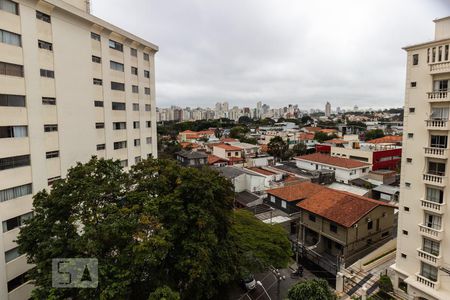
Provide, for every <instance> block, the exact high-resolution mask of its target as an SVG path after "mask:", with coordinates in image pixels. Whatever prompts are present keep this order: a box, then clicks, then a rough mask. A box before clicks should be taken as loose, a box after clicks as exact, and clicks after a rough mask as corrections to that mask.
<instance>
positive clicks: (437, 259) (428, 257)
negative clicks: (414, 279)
mask: <svg viewBox="0 0 450 300" xmlns="http://www.w3.org/2000/svg"><path fill="white" fill-rule="evenodd" d="M417 258H418V259H420V260H422V261H424V262H426V263H428V264H430V265H432V266H435V267H439V266H440V264H441V256H435V255H433V254H431V253H428V252H425V251H423V250H422V249H420V248H418V249H417Z"/></svg>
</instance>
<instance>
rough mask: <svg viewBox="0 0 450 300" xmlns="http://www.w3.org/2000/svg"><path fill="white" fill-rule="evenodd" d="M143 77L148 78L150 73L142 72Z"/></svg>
mask: <svg viewBox="0 0 450 300" xmlns="http://www.w3.org/2000/svg"><path fill="white" fill-rule="evenodd" d="M144 77H145V78H150V71H147V70H144Z"/></svg>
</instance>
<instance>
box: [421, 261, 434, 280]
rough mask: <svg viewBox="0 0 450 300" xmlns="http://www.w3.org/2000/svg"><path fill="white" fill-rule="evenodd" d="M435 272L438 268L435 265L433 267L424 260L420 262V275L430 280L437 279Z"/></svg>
mask: <svg viewBox="0 0 450 300" xmlns="http://www.w3.org/2000/svg"><path fill="white" fill-rule="evenodd" d="M437 274H438V269H437V268H436V267H433V266H432V265H429V264H427V263H424V262H422V263H421V268H420V275H422V276H423V277H425V278H427V279H429V280H431V281H437Z"/></svg>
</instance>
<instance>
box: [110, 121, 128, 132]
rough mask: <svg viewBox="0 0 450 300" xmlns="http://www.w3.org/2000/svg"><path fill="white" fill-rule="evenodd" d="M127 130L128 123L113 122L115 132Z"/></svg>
mask: <svg viewBox="0 0 450 300" xmlns="http://www.w3.org/2000/svg"><path fill="white" fill-rule="evenodd" d="M124 129H127V123H126V122H113V130H124Z"/></svg>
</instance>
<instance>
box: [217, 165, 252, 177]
mask: <svg viewBox="0 0 450 300" xmlns="http://www.w3.org/2000/svg"><path fill="white" fill-rule="evenodd" d="M217 171H219V173H220V175H222V176H223V177H226V178H228V179H232V178H236V177H238V176H240V175H242V174H246V172H244V171H242V170H241V169H238V168H235V167H228V166H227V167H219V168H217Z"/></svg>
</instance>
